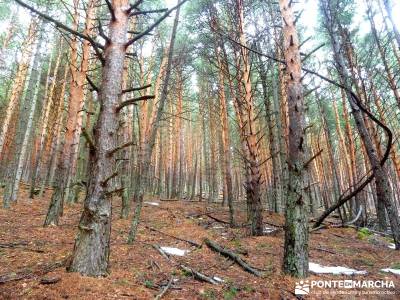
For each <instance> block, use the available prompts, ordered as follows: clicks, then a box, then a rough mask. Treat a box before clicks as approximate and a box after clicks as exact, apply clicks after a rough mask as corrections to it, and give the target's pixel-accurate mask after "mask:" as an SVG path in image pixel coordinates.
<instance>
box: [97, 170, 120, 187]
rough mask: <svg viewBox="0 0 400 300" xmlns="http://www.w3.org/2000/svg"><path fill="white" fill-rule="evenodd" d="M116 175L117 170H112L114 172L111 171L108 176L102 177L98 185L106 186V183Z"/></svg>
mask: <svg viewBox="0 0 400 300" xmlns="http://www.w3.org/2000/svg"><path fill="white" fill-rule="evenodd" d="M117 175H118V172H114V173H112V174H111V175H110V176H108V177H107V178H106V179H104V180H103V181H102V182H100V185H101V186H103V187H104V186H106V185H107V183H108V182H109V181H110V180H111V179H113V178H114V177H116V176H117Z"/></svg>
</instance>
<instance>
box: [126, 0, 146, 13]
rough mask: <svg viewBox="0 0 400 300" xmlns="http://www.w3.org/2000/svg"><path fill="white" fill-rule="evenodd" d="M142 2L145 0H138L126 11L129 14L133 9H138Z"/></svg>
mask: <svg viewBox="0 0 400 300" xmlns="http://www.w3.org/2000/svg"><path fill="white" fill-rule="evenodd" d="M142 2H143V0H138V1H136V2H135V3H133V4H131V5H130V7H129V9H128V10H127V11H126V13H127V14H128V15H129V14H130V13H131V12H132V10H134V9H136V8H137V7H138V6H139V5H140V4H142Z"/></svg>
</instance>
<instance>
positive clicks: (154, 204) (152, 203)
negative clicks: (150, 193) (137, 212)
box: [144, 201, 160, 206]
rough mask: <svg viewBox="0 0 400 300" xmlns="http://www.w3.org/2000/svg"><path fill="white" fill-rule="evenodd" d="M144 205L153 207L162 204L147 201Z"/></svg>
mask: <svg viewBox="0 0 400 300" xmlns="http://www.w3.org/2000/svg"><path fill="white" fill-rule="evenodd" d="M144 203H145V204H148V205H153V206H160V203H157V202H147V201H145V202H144Z"/></svg>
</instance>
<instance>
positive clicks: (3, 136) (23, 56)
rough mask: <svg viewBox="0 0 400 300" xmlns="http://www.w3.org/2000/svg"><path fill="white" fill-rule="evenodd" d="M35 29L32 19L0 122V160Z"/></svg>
mask: <svg viewBox="0 0 400 300" xmlns="http://www.w3.org/2000/svg"><path fill="white" fill-rule="evenodd" d="M37 29H38V19H37V18H32V21H31V23H30V25H29V30H28V35H27V37H26V38H25V40H24V43H23V44H22V46H21V49H23V50H22V53H21V59H20V62H19V64H18V69H17V73H16V75H15V79H14V83H13V86H12V90H11V96H10V99H9V101H8V104H7V109H6V112H5V116H4V119H3V121H2V122H3V126H2V128H1V132H0V158H3V156H4V153H3V152H4V151H5V150H6V149H4V146H5V142H6V138H7V135H8V133H9V130H10V129H13V128H14V126H13V125H12V124H11V121H12V116H13V115H14V113H15V111H16V110H17V109H18V105H19V102H20V99H21V95H22V93H23V91H24V87H25V80H26V77H27V75H28V71H29V63H30V61H31V57H32V50H33V46H34V44H35V40H36V36H37Z"/></svg>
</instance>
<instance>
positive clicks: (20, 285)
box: [0, 190, 400, 300]
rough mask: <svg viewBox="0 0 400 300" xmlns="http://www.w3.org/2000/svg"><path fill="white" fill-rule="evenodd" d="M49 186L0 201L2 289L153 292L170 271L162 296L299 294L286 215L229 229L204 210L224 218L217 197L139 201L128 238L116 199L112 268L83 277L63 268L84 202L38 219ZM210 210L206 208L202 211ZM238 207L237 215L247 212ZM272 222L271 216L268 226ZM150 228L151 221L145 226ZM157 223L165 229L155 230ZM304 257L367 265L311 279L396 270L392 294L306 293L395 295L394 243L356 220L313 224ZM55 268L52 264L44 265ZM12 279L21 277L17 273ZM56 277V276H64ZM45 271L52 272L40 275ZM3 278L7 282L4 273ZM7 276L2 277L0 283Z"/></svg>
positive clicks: (399, 257)
mask: <svg viewBox="0 0 400 300" xmlns="http://www.w3.org/2000/svg"><path fill="white" fill-rule="evenodd" d="M48 201H49V195H46V196H45V197H44V198H43V199H39V198H36V199H34V200H33V201H32V202H30V201H28V197H27V196H26V191H25V190H23V191H22V193H21V196H20V200H19V202H18V203H17V204H14V205H13V206H12V208H11V209H9V210H5V209H3V208H0V298H1V299H96V300H100V299H153V298H154V297H155V296H156V295H157V294H159V293H160V292H161V290H162V289H163V288H164V287H165V286H166V285H167V284H168V282H169V281H170V280H173V284H172V285H171V287H170V288H169V289H168V290H167V292H166V294H165V295H164V296H163V299H228V300H229V299H295V298H296V297H295V294H294V286H295V281H296V280H295V279H293V278H290V277H288V276H284V275H283V274H282V271H281V260H282V256H283V230H282V228H281V226H282V225H283V217H282V216H280V215H277V214H271V213H268V212H265V215H264V220H265V222H266V226H268V227H270V228H273V229H276V230H275V231H274V232H272V233H270V234H268V235H266V236H262V237H249V236H248V233H247V229H246V228H238V229H231V228H229V227H227V226H226V224H224V223H221V222H217V221H215V220H214V219H212V218H210V217H209V216H211V217H215V218H218V219H222V220H228V214H227V211H226V210H225V209H223V208H221V207H220V205H216V204H214V205H210V204H207V203H204V202H188V201H183V200H181V201H160V199H146V201H153V202H157V203H159V206H155V205H151V204H145V206H144V210H143V214H142V222H141V224H140V226H139V233H138V237H137V240H136V242H135V243H134V244H133V245H127V244H126V238H127V233H128V230H129V223H130V221H129V220H121V219H119V210H120V201H119V199H117V198H115V200H114V203H113V223H112V236H111V256H110V261H111V270H110V271H111V273H110V275H109V276H108V277H106V278H89V277H83V276H80V275H78V274H75V273H67V272H66V270H65V267H64V266H63V261H65V260H66V259H67V258H68V256H69V255H70V254H71V251H72V248H73V245H74V236H75V234H76V229H77V223H78V221H79V217H80V210H81V207H82V204H81V203H78V204H73V205H66V207H65V213H64V216H63V218H62V220H61V222H60V226H58V227H49V228H43V227H42V224H43V221H44V217H45V214H46V210H47V206H48ZM206 214H209V216H207V215H206ZM244 217H245V216H244V215H243V214H242V215H240V218H239V221H244ZM273 225H276V226H273ZM150 227H151V228H154V229H156V231H155V230H151V229H150ZM159 231H161V232H162V233H160V232H159ZM163 233H166V234H168V235H172V236H176V237H179V238H183V239H187V240H191V241H194V242H196V243H198V244H202V243H203V240H204V239H205V238H209V239H211V240H213V241H215V242H217V243H218V244H220V245H223V246H225V247H227V248H229V249H231V250H233V251H235V252H236V253H239V255H240V256H241V257H242V258H243V259H244V260H245V261H246V262H247V263H249V264H250V265H251V266H254V267H256V268H258V269H261V270H262V271H263V274H264V276H263V277H262V278H260V277H256V276H254V275H252V274H250V273H247V272H245V271H244V270H243V269H241V268H240V267H239V266H238V265H237V264H235V263H233V262H232V261H231V260H229V259H227V258H225V257H223V256H221V255H219V254H217V253H215V252H213V251H212V250H210V249H209V248H208V247H207V246H206V245H202V247H201V248H196V247H194V246H192V245H191V244H189V243H187V242H184V241H179V240H177V239H175V238H173V237H170V236H168V235H166V234H163ZM154 245H158V246H168V247H176V248H179V249H186V250H190V252H189V253H188V254H187V255H185V256H172V255H171V256H170V260H169V261H168V260H167V259H165V258H164V257H163V256H162V255H161V254H160V253H159V252H158V251H157V250H156V249H155V248H154V247H153V246H154ZM310 261H312V262H315V263H319V264H321V265H324V266H346V267H349V268H353V269H356V270H366V271H367V272H368V274H367V275H355V276H339V275H311V276H310V277H309V278H308V280H340V279H354V280H392V281H393V282H394V284H395V286H396V287H395V289H391V292H395V293H396V294H397V295H369V296H367V295H362V296H349V295H308V296H305V299H399V298H398V297H400V276H399V275H394V274H389V273H383V272H381V271H380V269H382V268H388V267H390V266H397V268H399V265H400V253H399V251H395V250H392V249H389V248H388V241H387V240H385V239H384V238H381V237H378V236H369V237H366V238H365V237H360V234H358V233H357V231H356V230H355V229H352V228H328V229H324V230H320V231H317V232H315V233H312V234H311V243H310ZM180 264H184V265H186V266H189V267H191V268H193V269H195V270H197V271H199V272H201V273H203V274H205V275H207V276H209V277H213V276H217V277H219V278H221V279H223V281H224V282H223V283H221V284H218V285H213V284H210V283H205V282H200V281H198V280H196V279H195V278H193V276H192V275H191V274H189V273H188V272H185V271H183V270H182V269H181V268H179V265H180ZM49 270H52V271H50V272H47V271H49ZM16 279H18V280H16ZM60 279H61V280H60ZM43 280H47V281H57V282H55V283H50V284H49V283H48V284H44V283H43V282H41V281H43ZM4 281H6V282H4ZM1 282H3V283H1Z"/></svg>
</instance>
